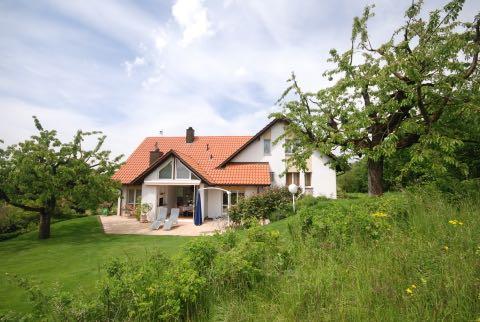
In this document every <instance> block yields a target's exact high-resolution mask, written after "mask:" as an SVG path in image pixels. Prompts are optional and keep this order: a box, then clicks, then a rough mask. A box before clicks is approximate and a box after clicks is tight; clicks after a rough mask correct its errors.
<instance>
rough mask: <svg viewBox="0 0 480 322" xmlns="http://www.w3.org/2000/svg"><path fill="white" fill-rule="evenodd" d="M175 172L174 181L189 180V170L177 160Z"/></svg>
mask: <svg viewBox="0 0 480 322" xmlns="http://www.w3.org/2000/svg"><path fill="white" fill-rule="evenodd" d="M175 170H176V174H175V178H176V179H190V170H188V168H187V167H186V166H185V165H184V164H183V163H181V162H180V161H178V160H177V161H176V162H175Z"/></svg>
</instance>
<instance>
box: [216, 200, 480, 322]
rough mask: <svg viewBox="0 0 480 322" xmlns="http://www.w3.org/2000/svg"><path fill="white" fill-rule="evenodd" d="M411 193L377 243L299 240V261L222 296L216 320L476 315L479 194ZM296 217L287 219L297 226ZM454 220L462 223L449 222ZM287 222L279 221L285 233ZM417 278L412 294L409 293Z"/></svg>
mask: <svg viewBox="0 0 480 322" xmlns="http://www.w3.org/2000/svg"><path fill="white" fill-rule="evenodd" d="M399 196H400V195H399ZM406 196H407V200H408V205H407V209H408V214H409V216H408V223H407V225H405V224H402V225H398V223H396V222H395V221H392V227H391V230H390V231H389V233H388V234H387V235H386V236H384V237H383V238H381V239H379V240H377V241H375V242H367V243H365V242H362V241H354V242H353V243H351V244H349V245H344V246H341V247H337V246H334V245H333V244H332V243H331V241H329V240H328V239H326V240H322V239H316V238H312V239H306V240H304V241H301V240H300V238H298V237H297V238H294V239H293V240H291V245H292V246H293V254H294V255H293V256H294V262H295V264H294V267H293V268H292V269H291V270H289V271H287V272H286V274H281V275H279V276H276V277H275V278H274V279H273V281H271V282H269V283H268V284H266V285H262V286H261V287H259V288H256V289H253V290H251V291H249V292H244V293H243V294H241V295H239V296H232V297H229V299H227V300H225V301H223V302H221V304H219V305H218V306H217V307H216V308H215V309H214V311H213V312H214V314H215V315H216V316H215V317H214V320H224V321H254V320H259V321H271V320H272V321H273V320H275V321H296V320H301V321H380V320H382V321H477V319H479V318H480V234H479V232H480V220H479V218H480V207H479V201H480V199H478V198H475V199H470V200H463V201H458V202H454V203H447V202H446V201H445V200H443V199H441V198H439V196H438V195H429V194H428V193H425V194H424V195H420V196H418V195H415V194H410V195H406ZM327 202H328V203H330V202H333V203H337V204H342V203H344V204H348V203H351V202H352V200H337V201H327ZM322 203H323V202H322ZM322 203H320V204H319V205H318V206H320V207H321V205H322ZM296 219H297V218H296V217H291V218H288V219H287V221H288V222H291V223H293V227H294V229H295V227H299V223H296V224H295V221H296ZM452 219H456V220H459V221H461V222H463V225H458V224H457V225H452V224H450V223H449V220H452ZM287 221H282V222H277V223H274V224H273V225H276V226H277V227H278V228H279V229H280V230H283V231H285V227H284V224H285V223H286V222H287ZM293 236H295V232H294V234H293ZM445 246H448V249H446V248H444V247H445ZM413 284H414V285H415V286H416V287H415V288H414V289H413V294H409V293H407V288H411V285H413Z"/></svg>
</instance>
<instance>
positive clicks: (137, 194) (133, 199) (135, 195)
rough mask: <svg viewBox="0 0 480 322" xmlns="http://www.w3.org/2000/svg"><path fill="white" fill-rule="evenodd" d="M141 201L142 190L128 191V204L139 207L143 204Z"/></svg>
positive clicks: (131, 189)
mask: <svg viewBox="0 0 480 322" xmlns="http://www.w3.org/2000/svg"><path fill="white" fill-rule="evenodd" d="M141 199H142V189H140V188H130V189H128V190H127V204H129V205H138V204H140V203H141Z"/></svg>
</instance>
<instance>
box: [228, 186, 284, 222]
mask: <svg viewBox="0 0 480 322" xmlns="http://www.w3.org/2000/svg"><path fill="white" fill-rule="evenodd" d="M291 198H292V197H291V194H290V192H288V190H287V189H286V188H271V189H267V190H265V191H263V192H261V193H259V194H256V195H253V196H251V197H248V198H245V199H242V200H241V201H239V202H238V203H237V204H236V205H234V206H232V207H231V209H230V212H229V215H230V219H231V220H232V221H233V222H234V223H236V224H244V223H246V224H247V226H249V225H250V224H251V223H252V219H256V221H259V220H265V219H269V220H271V221H275V220H280V219H283V218H285V217H287V216H289V215H290V214H291V213H292V211H291Z"/></svg>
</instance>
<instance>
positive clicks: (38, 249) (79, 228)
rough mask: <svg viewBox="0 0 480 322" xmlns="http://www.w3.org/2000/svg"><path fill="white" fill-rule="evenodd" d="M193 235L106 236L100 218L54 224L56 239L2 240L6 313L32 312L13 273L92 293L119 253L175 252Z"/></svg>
mask: <svg viewBox="0 0 480 322" xmlns="http://www.w3.org/2000/svg"><path fill="white" fill-rule="evenodd" d="M190 239H191V237H177V236H138V235H106V234H104V233H103V231H102V228H101V224H100V222H99V219H98V217H96V216H92V217H84V218H79V219H72V220H67V221H63V222H59V223H56V224H54V225H52V237H51V238H50V239H48V240H38V239H37V232H31V233H27V234H24V235H21V236H19V237H17V238H15V239H12V240H8V241H4V242H0V312H1V311H9V310H12V311H28V310H29V309H30V303H29V302H28V298H27V296H26V293H25V292H24V291H23V290H21V289H19V288H18V287H16V286H15V285H13V284H12V283H11V282H9V278H8V276H7V275H6V273H8V274H17V275H19V276H21V277H29V278H32V279H34V280H35V281H42V283H44V285H45V286H46V287H51V286H52V285H53V284H54V283H57V282H58V283H59V284H60V285H61V286H62V287H63V288H64V289H65V290H69V291H80V292H85V293H89V292H92V291H93V290H94V288H95V284H96V282H97V281H98V280H99V279H100V278H101V277H102V274H103V270H102V266H103V265H104V264H105V263H106V262H108V261H109V260H110V259H112V258H113V257H121V256H132V257H137V256H146V255H147V254H148V253H151V252H152V251H155V250H162V251H164V252H165V253H167V254H174V253H176V252H177V251H178V249H179V248H180V247H181V246H182V245H184V244H185V243H186V242H187V241H189V240H190Z"/></svg>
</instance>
